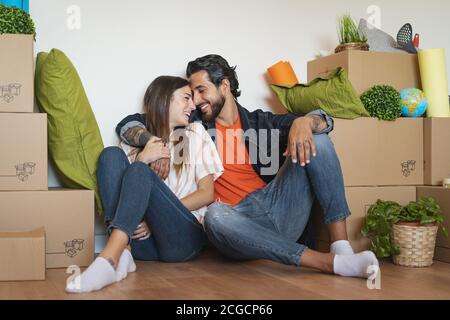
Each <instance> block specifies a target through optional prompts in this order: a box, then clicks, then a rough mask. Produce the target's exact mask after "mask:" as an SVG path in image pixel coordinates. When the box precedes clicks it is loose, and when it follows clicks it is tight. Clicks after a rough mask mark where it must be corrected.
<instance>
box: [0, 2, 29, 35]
mask: <svg viewBox="0 0 450 320" xmlns="http://www.w3.org/2000/svg"><path fill="white" fill-rule="evenodd" d="M2 33H13V34H32V35H33V36H34V38H35V39H36V29H35V27H34V22H33V19H31V16H30V15H29V14H28V13H26V12H25V11H23V10H21V9H19V8H16V7H6V6H3V5H0V34H2Z"/></svg>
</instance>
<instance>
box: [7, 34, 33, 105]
mask: <svg viewBox="0 0 450 320" xmlns="http://www.w3.org/2000/svg"><path fill="white" fill-rule="evenodd" d="M33 41H34V40H33V36H32V35H24V34H0V112H33V104H34V80H33V79H34V53H33Z"/></svg>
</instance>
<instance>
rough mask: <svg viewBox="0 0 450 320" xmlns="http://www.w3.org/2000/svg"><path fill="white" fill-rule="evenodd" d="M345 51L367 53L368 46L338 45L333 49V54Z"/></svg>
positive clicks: (360, 43)
mask: <svg viewBox="0 0 450 320" xmlns="http://www.w3.org/2000/svg"><path fill="white" fill-rule="evenodd" d="M345 50H361V51H369V44H368V43H366V42H350V43H344V44H340V45H338V46H337V47H336V49H334V53H339V52H342V51H345Z"/></svg>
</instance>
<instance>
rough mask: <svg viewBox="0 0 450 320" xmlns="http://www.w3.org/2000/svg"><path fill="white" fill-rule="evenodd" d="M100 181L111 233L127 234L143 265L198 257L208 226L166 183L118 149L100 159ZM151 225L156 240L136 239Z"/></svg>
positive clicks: (107, 150) (153, 237)
mask: <svg viewBox="0 0 450 320" xmlns="http://www.w3.org/2000/svg"><path fill="white" fill-rule="evenodd" d="M97 182H98V186H99V192H100V197H101V199H102V202H103V206H104V208H105V217H104V219H105V222H106V223H108V224H109V227H108V233H110V231H111V230H112V229H113V228H115V229H119V230H122V231H123V232H125V233H126V234H127V235H128V237H129V239H130V244H131V249H132V254H133V257H134V258H135V259H138V260H146V261H152V260H159V261H165V262H181V261H187V260H190V259H192V258H194V257H195V256H196V255H197V254H198V253H199V252H200V251H201V249H202V248H203V246H204V245H205V243H206V241H207V239H206V236H205V233H204V231H203V227H202V225H201V224H200V223H198V221H197V219H196V218H195V216H194V215H193V214H192V213H191V212H190V211H189V210H188V209H187V208H186V207H185V206H184V205H183V204H182V203H181V201H180V200H179V199H178V198H177V197H176V196H175V194H174V193H173V192H172V191H171V190H170V189H169V188H168V187H167V186H166V185H165V184H164V182H163V181H162V180H161V179H160V178H159V177H158V176H157V175H156V174H155V173H154V172H153V171H152V170H151V169H150V168H149V167H148V166H147V165H146V164H144V163H142V162H136V163H133V164H130V163H129V161H128V159H127V157H126V155H125V153H124V152H123V150H122V149H120V148H118V147H108V148H105V149H104V150H103V151H102V153H101V155H100V157H99V160H98V166H97ZM143 220H145V221H146V222H147V224H148V226H149V227H150V230H151V237H150V238H149V239H147V240H143V241H139V240H131V237H132V234H133V232H134V231H135V230H136V228H137V226H138V225H139V224H140V223H141V222H142V221H143Z"/></svg>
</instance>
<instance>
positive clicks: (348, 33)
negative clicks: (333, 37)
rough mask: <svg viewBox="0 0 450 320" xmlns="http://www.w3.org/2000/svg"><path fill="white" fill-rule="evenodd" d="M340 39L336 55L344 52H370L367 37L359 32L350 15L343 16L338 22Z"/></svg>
mask: <svg viewBox="0 0 450 320" xmlns="http://www.w3.org/2000/svg"><path fill="white" fill-rule="evenodd" d="M338 37H339V45H338V46H337V47H336V49H335V50H334V52H335V53H339V52H341V51H344V50H362V51H368V50H369V44H368V43H367V38H366V36H365V35H363V34H361V33H360V32H359V30H358V27H357V26H356V23H355V21H354V20H353V19H352V17H351V16H350V15H349V14H345V15H343V16H342V17H340V18H339V20H338Z"/></svg>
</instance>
